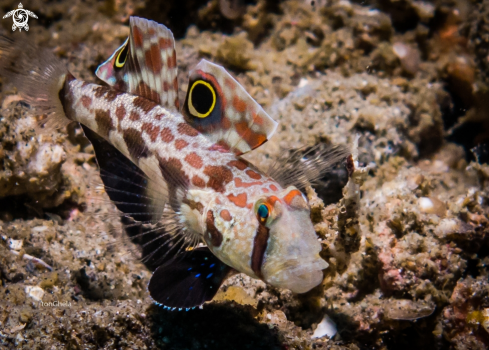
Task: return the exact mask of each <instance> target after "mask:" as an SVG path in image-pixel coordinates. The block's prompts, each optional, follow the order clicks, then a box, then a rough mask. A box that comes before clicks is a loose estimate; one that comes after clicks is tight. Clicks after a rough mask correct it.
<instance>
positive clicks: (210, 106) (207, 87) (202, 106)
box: [188, 80, 216, 118]
mask: <svg viewBox="0 0 489 350" xmlns="http://www.w3.org/2000/svg"><path fill="white" fill-rule="evenodd" d="M215 106H216V92H215V91H214V88H213V87H212V85H211V84H209V83H208V82H206V81H204V80H197V81H195V82H194V83H193V84H192V86H191V87H190V92H189V98H188V109H189V111H190V113H191V114H192V115H193V116H194V117H197V118H206V117H207V116H208V115H209V114H211V112H212V111H213V110H214V107H215Z"/></svg>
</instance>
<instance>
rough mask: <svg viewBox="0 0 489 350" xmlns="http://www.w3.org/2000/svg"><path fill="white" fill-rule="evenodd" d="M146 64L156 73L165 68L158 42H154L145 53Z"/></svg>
mask: <svg viewBox="0 0 489 350" xmlns="http://www.w3.org/2000/svg"><path fill="white" fill-rule="evenodd" d="M144 55H145V61H146V66H148V68H149V69H150V70H151V71H152V72H153V73H154V74H158V73H160V72H161V69H162V68H163V62H162V61H161V53H160V48H159V47H158V45H157V44H152V45H151V46H150V48H149V50H147V51H146V52H145V53H144Z"/></svg>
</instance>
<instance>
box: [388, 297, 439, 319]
mask: <svg viewBox="0 0 489 350" xmlns="http://www.w3.org/2000/svg"><path fill="white" fill-rule="evenodd" d="M434 311H435V305H434V304H433V303H430V302H426V301H423V300H418V301H412V300H408V299H400V300H396V299H394V300H393V299H391V300H386V301H385V303H384V316H385V318H386V319H389V320H417V319H418V318H423V317H428V316H429V315H431V314H432V313H433V312H434Z"/></svg>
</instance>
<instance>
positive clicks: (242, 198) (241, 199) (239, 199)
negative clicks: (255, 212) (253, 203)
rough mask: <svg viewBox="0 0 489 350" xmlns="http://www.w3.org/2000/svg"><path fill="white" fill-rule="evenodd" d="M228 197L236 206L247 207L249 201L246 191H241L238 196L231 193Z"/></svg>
mask: <svg viewBox="0 0 489 350" xmlns="http://www.w3.org/2000/svg"><path fill="white" fill-rule="evenodd" d="M227 197H228V199H229V200H230V201H231V202H233V203H234V204H235V205H236V206H238V207H241V208H244V207H246V202H247V201H248V195H247V194H246V193H240V194H238V195H237V196H235V195H234V194H232V193H231V194H229V195H228V196H227Z"/></svg>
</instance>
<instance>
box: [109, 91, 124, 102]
mask: <svg viewBox="0 0 489 350" xmlns="http://www.w3.org/2000/svg"><path fill="white" fill-rule="evenodd" d="M122 94H123V92H122V91H118V90H115V89H109V90H108V91H107V93H106V94H105V100H106V101H107V102H114V100H115V99H116V98H117V96H119V95H122Z"/></svg>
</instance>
